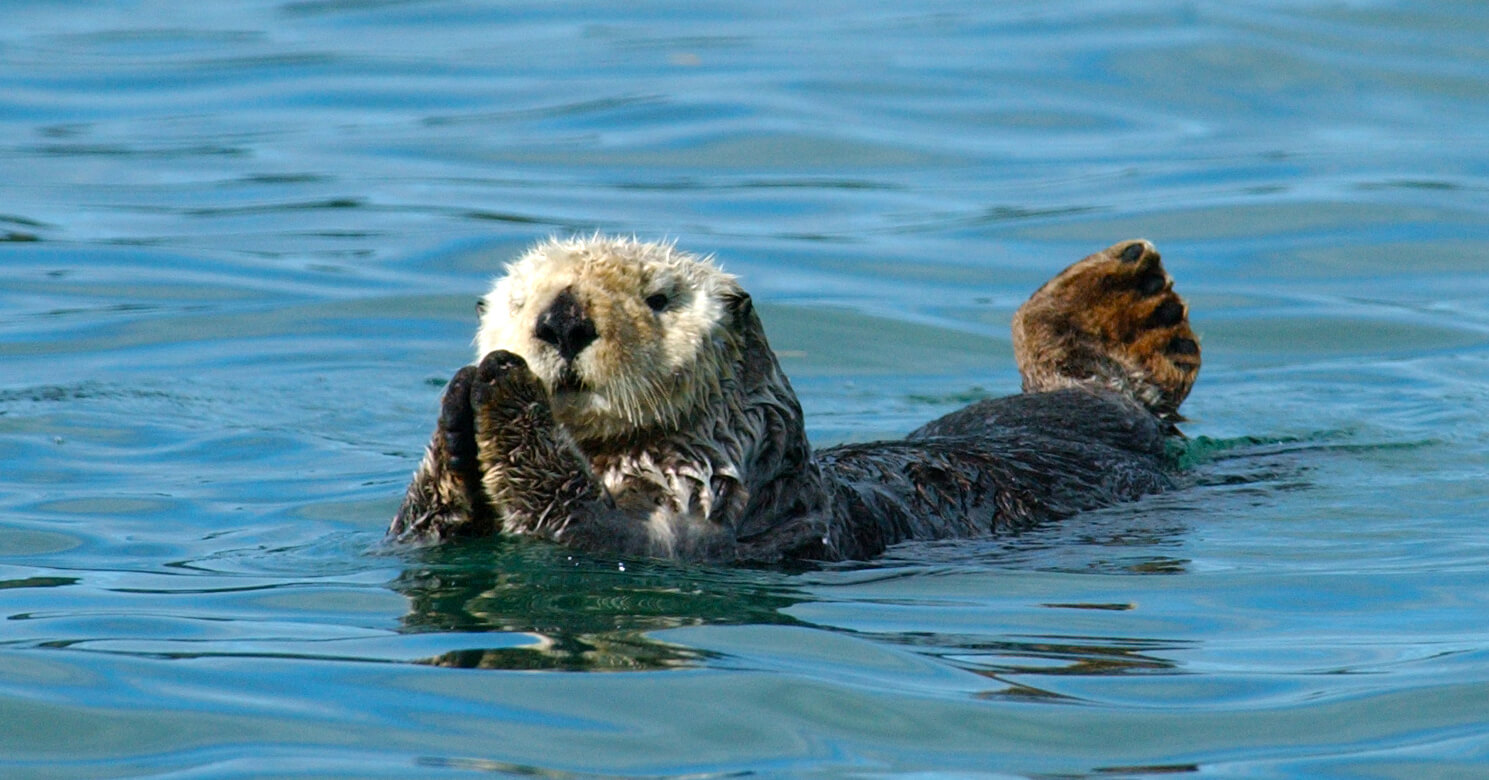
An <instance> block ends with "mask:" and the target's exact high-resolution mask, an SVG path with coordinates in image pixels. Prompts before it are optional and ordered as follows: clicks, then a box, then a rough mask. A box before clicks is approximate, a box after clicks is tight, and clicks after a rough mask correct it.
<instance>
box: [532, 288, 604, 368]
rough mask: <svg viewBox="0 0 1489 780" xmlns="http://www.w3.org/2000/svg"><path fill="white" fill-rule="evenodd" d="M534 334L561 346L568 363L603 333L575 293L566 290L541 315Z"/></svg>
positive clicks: (562, 353)
mask: <svg viewBox="0 0 1489 780" xmlns="http://www.w3.org/2000/svg"><path fill="white" fill-rule="evenodd" d="M533 335H534V336H537V337H538V339H539V340H542V341H546V342H548V343H549V344H552V345H553V346H555V347H557V348H558V354H560V355H562V356H563V358H564V360H573V359H574V357H575V356H576V355H578V354H579V353H580V352H583V351H584V348H585V347H587V346H589V345H590V342H592V341H594V340H595V338H596V337H597V336H598V335H599V334H598V333H597V332H596V331H595V321H594V320H592V319H590V318H589V315H587V314H585V313H584V307H582V306H580V305H579V301H578V300H577V299H576V298H575V297H574V293H573V292H572V291H570V290H568V289H565V290H564V291H563V292H560V293H559V294H558V297H557V298H554V299H553V303H551V304H549V306H548V308H547V310H545V311H544V312H543V313H542V314H539V315H538V324H537V327H535V328H534V329H533Z"/></svg>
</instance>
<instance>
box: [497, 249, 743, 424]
mask: <svg viewBox="0 0 1489 780" xmlns="http://www.w3.org/2000/svg"><path fill="white" fill-rule="evenodd" d="M479 308H480V310H481V323H480V329H479V331H478V332H477V334H476V347H477V350H478V352H477V358H478V359H479V358H480V357H481V356H484V355H486V354H487V353H490V352H492V351H493V350H498V349H505V350H508V351H511V352H514V353H516V354H518V355H520V356H522V358H523V359H524V360H526V361H527V364H528V367H529V368H531V369H532V371H533V373H534V374H536V375H537V377H538V378H539V379H540V380H541V381H542V382H543V385H544V386H545V388H546V389H547V390H548V394H549V397H550V399H551V403H552V408H553V415H554V418H555V419H556V420H557V421H558V422H559V423H560V424H562V425H563V426H564V427H566V428H567V429H568V430H569V432H570V433H571V434H572V435H573V436H574V438H575V439H576V440H578V441H580V442H581V443H583V442H600V441H615V442H620V443H624V442H626V441H628V440H630V439H632V438H633V437H634V436H635V435H636V434H638V433H642V432H647V433H651V432H656V431H662V432H665V431H669V430H674V429H677V428H678V427H680V426H683V425H685V424H687V423H688V422H690V421H691V420H692V419H693V418H694V416H695V415H696V414H698V413H699V412H700V411H701V410H703V409H705V408H706V407H708V406H709V405H710V404H716V399H717V396H718V394H719V393H720V392H721V388H720V385H719V383H720V381H721V378H723V377H728V376H730V375H732V374H733V373H734V369H733V367H732V364H735V363H737V362H738V360H739V358H740V355H739V351H740V346H741V340H740V337H739V333H738V332H737V328H736V327H735V323H736V322H737V321H740V320H742V319H747V320H749V321H750V322H757V321H756V320H755V319H754V317H753V316H752V315H749V296H748V295H746V294H745V293H744V291H743V290H742V289H740V286H739V284H738V283H737V282H736V281H735V279H734V277H733V276H730V275H729V274H726V273H724V272H723V271H722V270H720V269H719V268H718V267H717V266H715V265H713V264H712V263H711V262H709V261H708V260H707V259H705V258H700V257H697V256H695V255H691V254H688V253H686V252H682V251H679V250H677V249H675V248H674V247H673V246H671V245H670V244H652V243H643V242H640V241H637V240H635V239H625V238H612V237H605V236H598V235H597V236H592V237H587V238H575V239H569V240H557V239H552V240H549V241H546V242H543V243H541V244H539V245H537V246H535V247H533V248H532V249H530V250H529V251H528V252H527V253H526V254H524V255H522V256H521V257H519V258H517V259H516V260H515V261H513V262H512V263H511V264H509V265H508V266H507V269H506V275H505V276H504V277H502V278H501V279H499V280H498V281H497V282H496V284H495V286H494V287H493V288H492V289H491V292H489V293H487V294H486V296H485V297H484V298H482V299H481V304H480V307H479Z"/></svg>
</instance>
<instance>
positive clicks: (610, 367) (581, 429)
mask: <svg viewBox="0 0 1489 780" xmlns="http://www.w3.org/2000/svg"><path fill="white" fill-rule="evenodd" d="M478 309H479V310H480V312H481V314H480V326H479V330H478V333H477V336H476V347H477V363H476V364H475V365H469V366H465V367H464V368H461V369H460V370H459V371H457V372H456V373H455V375H454V377H453V379H451V381H450V382H449V384H448V385H447V386H446V389H445V393H444V399H443V402H442V407H441V411H440V416H439V422H438V424H437V426H436V430H435V433H434V438H433V441H432V442H431V443H430V445H429V447H428V450H427V452H426V454H425V457H424V459H423V462H422V463H421V464H420V466H419V468H418V471H417V472H416V473H415V475H414V479H413V483H412V484H411V485H410V486H409V488H408V493H407V495H406V497H405V498H404V501H403V504H402V506H401V507H400V508H399V510H398V514H397V516H396V517H395V518H394V520H393V523H392V525H391V527H390V528H389V530H388V533H389V535H390V537H391V538H394V539H397V540H408V541H438V540H444V539H449V538H454V537H462V536H480V535H489V534H496V533H500V534H524V535H529V536H536V537H540V538H543V539H548V540H551V541H554V542H558V543H560V544H564V545H568V546H571V547H574V548H579V549H583V550H589V551H595V552H609V553H615V554H619V555H627V556H658V557H670V558H683V559H693V560H708V561H718V562H729V563H754V564H767V565H768V564H778V563H782V562H789V561H836V560H846V559H862V558H868V557H872V556H874V555H876V554H878V553H880V552H882V551H883V550H884V549H885V548H886V547H888V546H889V545H892V544H895V543H897V542H901V541H905V540H910V539H944V538H954V537H973V536H984V535H988V534H994V533H998V532H1002V531H1007V530H1013V529H1018V528H1021V527H1025V526H1028V525H1030V524H1032V523H1037V522H1040V521H1043V520H1049V519H1055V518H1060V517H1065V516H1068V515H1070V514H1072V513H1075V512H1078V511H1081V510H1084V509H1090V508H1095V507H1099V506H1103V505H1108V504H1112V503H1114V502H1118V501H1124V500H1130V499H1134V498H1137V497H1139V496H1142V495H1144V494H1148V493H1153V492H1156V491H1160V490H1163V489H1165V488H1167V487H1169V486H1170V485H1171V482H1170V479H1169V476H1168V475H1167V474H1166V472H1165V464H1164V442H1165V439H1166V438H1167V437H1169V436H1173V435H1177V433H1178V432H1177V429H1176V428H1175V423H1176V422H1177V421H1179V420H1180V419H1181V418H1180V417H1179V414H1178V408H1179V404H1180V403H1181V402H1182V401H1183V400H1184V398H1185V396H1186V395H1187V394H1188V392H1189V388H1190V386H1191V385H1192V384H1193V382H1194V379H1195V376H1196V374H1197V372H1198V370H1199V366H1200V349H1199V343H1198V341H1197V340H1196V338H1195V335H1194V332H1193V331H1192V330H1191V329H1190V327H1189V322H1188V310H1187V307H1186V306H1185V304H1184V301H1183V300H1182V299H1181V298H1180V297H1179V296H1178V294H1177V293H1175V292H1174V290H1173V280H1172V279H1171V278H1170V277H1169V275H1168V274H1167V273H1166V272H1165V271H1164V269H1163V266H1162V264H1161V262H1160V259H1159V255H1158V252H1157V251H1156V250H1155V249H1154V248H1153V245H1152V244H1150V243H1148V242H1147V241H1142V240H1135V241H1124V242H1122V243H1119V244H1116V245H1115V246H1112V247H1110V248H1108V249H1106V250H1104V251H1101V252H1098V253H1096V254H1093V255H1091V256H1090V257H1087V258H1085V259H1084V260H1081V261H1079V262H1077V263H1075V264H1074V265H1072V266H1070V267H1069V268H1067V269H1065V270H1064V271H1063V272H1061V273H1060V274H1058V275H1057V276H1055V277H1054V278H1053V279H1051V280H1050V281H1049V282H1047V283H1046V284H1045V285H1044V286H1042V287H1040V288H1039V290H1038V291H1036V292H1035V293H1034V294H1033V296H1032V297H1031V298H1030V299H1029V301H1028V302H1026V303H1025V304H1024V305H1023V306H1022V307H1021V308H1020V309H1019V311H1018V313H1017V314H1016V315H1015V317H1014V322H1013V340H1014V348H1015V352H1016V355H1017V358H1018V362H1019V369H1020V372H1021V373H1022V375H1023V391H1024V392H1023V393H1021V394H1018V395H1012V396H1008V397H1004V398H998V399H993V400H987V401H980V402H978V403H974V404H972V405H970V406H968V407H966V408H964V409H961V410H959V411H956V412H953V413H951V414H948V415H946V416H945V417H942V418H940V419H938V420H935V421H933V422H930V423H928V424H926V425H925V426H923V427H921V428H920V429H918V430H916V431H914V432H912V433H911V434H910V435H908V436H907V437H905V438H904V439H902V440H898V441H884V442H875V443H871V444H849V445H843V446H839V447H831V448H827V449H823V450H820V451H814V450H813V449H812V447H811V445H810V444H809V443H808V441H807V436H806V433H805V429H804V427H803V424H802V413H801V406H800V404H799V403H798V402H797V399H796V394H795V393H794V392H792V389H791V383H790V382H789V381H787V379H786V376H785V374H784V373H782V371H781V367H780V365H779V364H778V363H777V361H776V356H775V354H774V353H773V352H772V351H771V348H770V345H769V344H768V342H767V341H766V338H765V330H764V329H763V327H762V326H761V324H760V320H759V318H758V317H757V316H756V313H755V309H754V307H753V306H752V304H751V301H750V296H749V295H748V294H746V293H745V291H744V290H743V289H742V288H741V287H740V285H739V283H738V282H737V281H736V280H735V278H734V277H733V276H731V275H729V274H727V273H725V272H723V271H722V270H721V269H720V268H719V267H718V266H717V265H715V264H714V263H713V262H712V260H711V259H710V258H704V257H698V256H696V255H692V254H689V253H687V252H684V251H681V250H679V249H677V248H676V247H675V246H674V245H672V244H659V243H646V242H642V241H637V240H635V239H628V238H615V237H606V236H598V235H597V236H592V237H585V238H575V239H569V240H549V241H546V242H543V243H541V244H539V245H537V246H535V247H533V248H532V249H531V250H529V251H528V252H527V253H526V254H524V255H522V256H521V257H519V258H518V259H516V260H515V261H513V262H512V263H511V264H510V265H508V266H507V269H506V275H505V276H504V277H503V278H501V279H499V280H498V281H497V282H496V284H495V286H494V287H493V288H492V289H491V291H490V292H489V293H487V294H486V295H485V297H483V298H482V299H481V303H480V305H479V306H478Z"/></svg>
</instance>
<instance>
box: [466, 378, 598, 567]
mask: <svg viewBox="0 0 1489 780" xmlns="http://www.w3.org/2000/svg"><path fill="white" fill-rule="evenodd" d="M470 403H471V409H472V410H473V413H474V416H475V422H476V448H477V452H478V454H479V460H480V464H481V474H482V476H481V481H482V485H483V486H484V487H485V493H486V497H487V499H488V500H489V501H490V502H491V508H492V510H493V511H494V512H495V514H496V516H497V517H498V518H499V520H500V523H501V527H502V529H503V530H505V531H507V532H509V533H534V532H537V533H540V534H542V535H545V536H549V537H550V538H558V537H559V536H560V535H561V534H562V532H563V529H564V528H566V527H567V526H568V524H569V522H570V521H571V520H573V519H574V518H576V517H579V516H583V515H586V514H587V513H588V509H587V508H586V507H585V504H586V503H587V502H593V501H597V500H602V497H603V496H604V491H603V490H601V489H600V488H599V486H598V483H597V482H595V480H594V477H593V475H591V473H590V470H589V466H588V464H587V463H586V462H585V461H584V458H583V457H582V456H581V455H580V454H579V452H578V450H577V448H575V446H574V444H573V443H572V441H570V439H569V436H568V434H567V433H566V432H565V431H564V430H563V428H561V427H560V426H559V425H558V424H557V423H555V422H554V419H553V412H552V411H551V410H550V408H549V406H548V392H547V390H545V389H544V388H543V384H542V382H540V381H539V380H538V378H537V376H535V375H534V374H533V372H532V371H531V370H530V369H528V367H527V363H526V362H525V361H523V359H522V358H521V357H519V356H517V355H514V354H512V353H511V352H506V351H504V350H498V351H496V352H492V353H490V354H488V355H487V356H486V357H484V358H482V360H481V364H480V366H479V368H477V369H476V375H475V378H474V380H473V381H472V383H471V391H470Z"/></svg>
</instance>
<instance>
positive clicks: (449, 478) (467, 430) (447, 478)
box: [388, 366, 491, 540]
mask: <svg viewBox="0 0 1489 780" xmlns="http://www.w3.org/2000/svg"><path fill="white" fill-rule="evenodd" d="M475 377H476V368H475V366H466V367H464V368H462V369H460V370H459V371H457V372H455V376H454V377H452V378H451V379H450V383H449V384H448V385H446V386H445V394H444V397H443V398H442V399H441V401H440V410H439V420H438V422H437V423H436V424H435V430H434V436H433V438H432V439H431V440H430V442H429V448H428V449H427V450H426V451H425V453H424V460H423V461H422V462H421V463H420V464H419V470H418V471H417V472H415V474H414V479H413V481H412V482H411V483H410V484H409V487H408V491H407V492H406V493H405V495H404V498H403V504H402V505H401V506H399V508H398V514H397V515H395V516H394V517H393V522H392V524H391V525H390V526H389V527H388V533H389V535H390V536H392V537H394V538H398V539H405V540H414V539H422V540H436V539H444V538H449V537H452V536H472V535H479V534H484V533H489V532H490V530H491V513H490V510H489V508H488V506H489V502H488V501H487V499H486V494H485V488H484V487H483V486H482V484H481V464H480V458H479V452H478V449H477V445H476V420H475V414H474V411H473V410H472V409H471V401H470V396H471V386H472V384H473V383H474V381H475Z"/></svg>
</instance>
